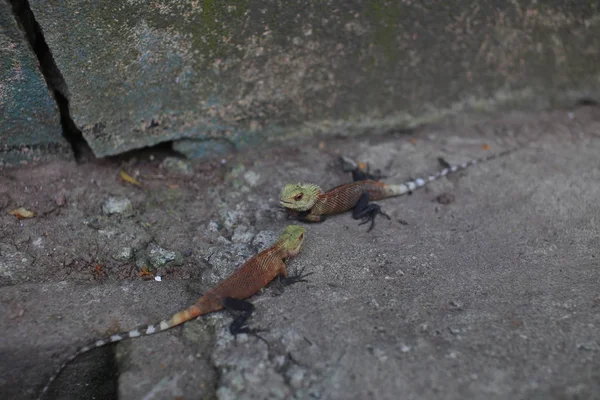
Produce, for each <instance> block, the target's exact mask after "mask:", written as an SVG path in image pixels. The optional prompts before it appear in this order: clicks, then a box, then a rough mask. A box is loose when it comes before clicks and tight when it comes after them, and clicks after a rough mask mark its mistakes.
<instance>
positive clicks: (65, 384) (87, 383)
mask: <svg viewBox="0 0 600 400" xmlns="http://www.w3.org/2000/svg"><path fill="white" fill-rule="evenodd" d="M119 373H120V371H119V365H118V363H117V360H116V348H115V346H114V345H111V346H106V347H104V348H101V349H95V350H93V351H90V352H89V353H87V354H85V355H82V356H81V357H80V358H78V359H77V360H75V361H74V362H73V363H72V364H71V365H69V366H67V367H66V368H65V369H64V370H63V371H62V374H61V375H60V376H59V377H58V379H57V380H56V381H55V382H54V383H53V384H52V386H50V388H49V390H48V394H47V396H46V399H48V400H58V399H93V398H96V399H117V398H118V396H119ZM44 383H45V382H44Z"/></svg>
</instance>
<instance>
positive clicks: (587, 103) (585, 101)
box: [575, 97, 599, 106]
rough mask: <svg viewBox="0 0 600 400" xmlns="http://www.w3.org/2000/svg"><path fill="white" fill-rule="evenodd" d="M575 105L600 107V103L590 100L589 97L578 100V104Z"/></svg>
mask: <svg viewBox="0 0 600 400" xmlns="http://www.w3.org/2000/svg"><path fill="white" fill-rule="evenodd" d="M575 104H577V105H578V106H598V105H599V103H598V102H597V101H596V100H594V99H592V98H589V97H585V98H582V99H579V100H577V102H576V103H575Z"/></svg>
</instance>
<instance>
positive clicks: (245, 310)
mask: <svg viewBox="0 0 600 400" xmlns="http://www.w3.org/2000/svg"><path fill="white" fill-rule="evenodd" d="M304 233H305V229H304V228H303V227H301V226H299V225H288V226H287V227H286V228H285V231H284V232H283V234H282V235H281V236H280V237H279V240H277V242H276V243H275V244H274V245H273V246H271V247H269V248H268V249H266V250H263V251H262V252H260V253H258V254H257V255H256V256H254V257H252V258H251V259H249V260H248V261H246V262H245V263H244V264H242V266H241V267H239V268H238V269H237V270H235V271H234V272H233V273H232V274H231V275H230V276H229V277H228V278H227V279H225V280H224V281H222V282H221V283H220V284H219V285H217V286H216V287H215V288H213V289H211V290H209V291H208V292H206V293H205V294H204V295H203V296H202V297H200V298H199V299H198V300H197V301H196V303H194V304H193V305H191V306H190V307H188V308H186V309H185V310H182V311H180V312H178V313H176V314H174V315H173V316H171V318H170V319H166V320H163V321H161V322H159V323H157V324H152V325H147V326H144V327H140V328H137V329H133V330H130V331H128V332H124V333H119V334H115V335H111V336H110V337H106V338H103V339H98V340H95V341H93V342H91V343H89V344H87V345H86V346H83V347H80V348H79V349H78V350H77V351H75V352H74V353H73V354H72V355H70V356H69V357H68V358H67V359H66V360H65V361H64V362H63V363H62V364H61V365H60V366H59V367H58V369H57V370H56V371H55V372H54V374H53V375H52V377H50V379H49V380H48V383H47V384H46V386H44V388H43V389H42V392H41V394H40V398H41V397H42V396H43V395H44V394H45V393H46V392H47V390H48V388H49V387H50V385H51V384H52V382H54V380H56V378H57V377H58V376H59V375H60V372H61V371H62V370H63V368H64V367H65V366H66V365H67V364H68V363H69V362H71V361H73V360H74V359H75V358H76V357H78V356H79V355H81V354H83V353H86V352H88V351H90V350H92V349H95V348H97V347H101V346H104V345H107V344H110V343H115V342H120V341H121V340H125V339H130V338H136V337H139V336H147V335H151V334H153V333H158V332H162V331H165V330H167V329H169V328H172V327H174V326H177V325H180V324H183V323H184V322H186V321H189V320H191V319H193V318H195V317H198V316H200V315H204V314H208V313H211V312H213V311H218V310H222V309H224V308H226V309H230V310H236V311H242V314H241V315H239V316H238V317H237V318H235V319H234V320H233V322H232V323H231V325H230V326H229V330H230V332H231V333H232V334H233V335H236V334H238V333H254V332H256V330H252V329H250V328H248V327H247V326H244V324H245V322H246V320H247V319H248V318H249V317H250V315H251V314H252V311H253V310H254V305H253V304H252V303H250V302H248V301H246V300H245V299H247V298H249V297H251V296H252V295H254V294H255V293H257V292H258V291H259V290H260V289H262V288H264V287H265V286H266V285H267V284H268V283H269V282H271V281H272V280H273V279H275V278H276V277H277V276H278V275H279V276H281V277H282V283H284V284H286V285H289V284H292V283H296V282H306V280H305V279H304V278H305V277H306V276H308V275H310V273H308V274H303V273H302V271H300V272H298V273H297V274H295V275H294V276H289V277H288V275H287V271H286V266H285V261H287V259H289V258H290V257H294V256H295V255H297V254H298V253H299V252H300V248H301V247H302V243H303V241H304Z"/></svg>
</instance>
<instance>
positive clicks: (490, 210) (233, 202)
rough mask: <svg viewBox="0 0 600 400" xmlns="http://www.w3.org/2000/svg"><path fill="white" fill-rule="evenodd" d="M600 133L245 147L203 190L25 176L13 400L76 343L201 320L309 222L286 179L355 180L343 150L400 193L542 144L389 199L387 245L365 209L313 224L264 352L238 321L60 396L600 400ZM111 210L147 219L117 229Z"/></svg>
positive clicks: (273, 299)
mask: <svg viewBox="0 0 600 400" xmlns="http://www.w3.org/2000/svg"><path fill="white" fill-rule="evenodd" d="M599 132H600V108H599V107H582V108H577V109H572V110H562V111H554V112H551V113H535V114H522V113H519V114H507V115H504V116H503V117H502V118H498V119H495V120H491V121H486V122H484V123H479V124H476V125H470V126H465V125H461V124H448V125H444V126H438V127H429V128H424V129H421V130H419V131H418V132H413V133H410V134H406V133H397V134H390V135H386V136H378V137H374V136H372V135H365V136H356V137H352V138H329V139H327V140H323V141H322V142H320V143H318V142H315V143H310V144H307V145H305V146H302V147H299V146H296V145H294V144H288V145H286V146H281V147H276V148H271V149H268V150H266V149H260V150H253V151H251V152H250V151H242V152H239V153H238V154H236V155H234V156H230V157H228V158H227V159H226V162H225V163H222V162H221V161H211V162H207V161H202V162H199V161H193V162H191V166H192V174H191V175H183V174H181V173H179V172H178V171H171V172H169V171H165V169H164V168H160V165H161V163H162V162H163V160H164V159H165V158H166V157H167V156H168V155H165V154H161V153H152V157H147V158H145V159H142V158H139V157H135V158H131V159H127V160H123V159H121V160H119V159H112V160H101V161H94V162H89V163H84V164H81V165H80V166H79V168H73V167H74V164H73V163H69V162H64V161H63V162H53V163H49V164H44V165H40V166H39V167H35V168H32V167H29V168H23V167H20V168H12V169H4V170H2V173H0V338H1V340H0V398H2V399H33V398H36V397H37V395H38V394H39V390H41V388H42V386H43V385H44V383H45V382H46V380H47V379H48V378H49V376H50V374H51V373H52V372H53V371H54V370H55V368H56V367H57V366H58V365H59V364H60V363H61V362H62V361H63V360H64V359H65V358H66V357H67V356H68V355H69V354H70V353H71V352H72V351H74V350H75V349H76V348H77V347H79V346H81V345H83V344H86V343H88V342H90V341H92V340H95V339H97V338H100V337H104V336H106V335H111V334H114V333H116V332H120V331H125V330H130V329H132V328H135V327H137V326H140V325H143V324H148V323H155V322H157V321H160V320H162V319H164V318H165V317H167V316H169V315H170V314H172V313H174V312H176V311H178V310H180V309H182V308H184V307H187V306H189V305H190V304H192V303H193V302H194V301H195V300H196V299H197V298H198V297H199V296H200V295H201V293H204V292H206V290H208V289H209V288H210V287H212V286H213V285H215V284H216V282H217V281H219V280H220V279H222V278H223V277H224V276H225V275H227V274H228V273H230V272H231V271H232V270H233V268H235V267H236V266H238V265H239V264H240V263H241V262H242V261H243V260H244V259H247V258H248V257H250V256H251V255H252V254H254V253H255V252H257V251H259V250H260V249H261V248H263V247H264V245H265V243H266V242H272V240H273V239H274V238H275V237H276V235H278V234H279V233H280V232H281V231H282V230H283V229H284V227H285V226H286V225H287V224H289V223H292V221H288V220H287V219H286V217H285V214H283V213H282V212H280V211H279V210H278V202H277V199H278V195H279V192H280V190H281V188H282V186H283V185H284V184H285V183H289V182H298V181H309V182H315V183H318V184H320V185H321V186H323V187H324V188H330V187H333V186H335V185H338V184H340V183H343V182H347V181H348V180H349V179H350V176H349V174H348V173H343V172H342V171H341V167H340V165H339V164H338V161H337V160H338V157H339V156H341V155H344V156H348V157H351V158H353V159H356V160H364V161H368V162H369V163H370V164H371V166H372V167H373V168H379V169H381V170H382V172H383V173H384V174H385V175H388V176H389V178H387V179H386V181H389V182H401V181H404V180H405V179H408V178H409V177H413V178H416V177H419V176H423V175H426V174H428V173H431V172H435V171H437V170H439V168H440V166H439V164H438V160H437V158H438V157H443V158H444V159H446V160H447V161H449V162H450V163H461V162H464V161H466V160H468V159H471V158H473V157H478V156H483V155H487V154H490V153H491V152H496V151H500V150H504V149H507V148H512V147H513V146H515V145H522V146H523V148H522V149H520V150H518V151H516V152H513V153H511V154H509V155H507V156H505V157H502V158H499V159H496V160H494V161H491V162H488V163H484V164H479V165H476V166H474V167H471V168H469V169H467V170H465V171H463V172H460V173H457V174H454V175H450V176H447V177H446V178H443V179H442V180H439V181H436V182H434V183H432V184H431V185H429V186H428V187H427V188H426V189H421V190H416V191H415V192H414V193H413V194H412V195H411V196H404V197H399V198H394V199H386V200H384V201H381V202H379V204H380V205H381V206H382V208H383V210H384V211H385V212H386V213H387V214H388V215H389V216H390V217H391V219H390V220H387V219H385V218H378V219H377V222H376V225H375V228H374V230H373V231H371V232H367V229H366V227H365V226H364V225H362V226H361V225H359V224H358V223H359V222H358V221H356V220H354V219H352V217H351V215H350V213H346V214H343V215H339V216H332V217H329V218H328V219H327V220H326V221H325V222H323V223H321V224H305V227H306V229H307V232H306V241H305V245H304V248H303V250H302V252H301V254H300V255H299V256H298V257H296V258H294V259H292V260H290V261H289V263H288V271H290V272H294V271H295V270H296V269H302V268H306V270H305V272H312V273H313V275H310V276H309V277H308V279H309V282H308V283H298V284H296V285H292V286H288V287H284V288H282V287H281V286H280V285H278V284H277V282H274V283H273V284H272V285H270V286H269V287H268V288H266V289H265V290H263V291H262V292H261V293H259V294H257V295H256V296H254V297H253V298H252V299H251V301H252V303H253V304H254V305H255V306H256V312H255V314H254V315H253V316H252V318H251V319H250V320H249V323H250V326H252V327H255V328H263V329H266V331H263V332H261V333H260V335H261V337H262V338H263V339H264V341H263V340H260V339H259V338H257V337H254V336H246V335H238V336H237V337H232V336H231V335H230V334H229V331H228V325H229V324H230V323H231V321H232V317H233V316H232V315H231V314H229V313H227V312H217V313H214V314H211V315H208V316H205V317H201V318H200V319H198V320H196V321H190V322H188V323H186V324H184V325H183V326H182V327H177V328H174V329H171V330H169V331H166V332H162V333H160V334H157V335H153V336H150V337H143V338H137V339H133V340H129V341H124V342H121V343H119V344H117V345H113V346H107V347H104V348H101V349H97V350H94V351H91V352H89V353H88V354H86V355H84V356H81V357H78V358H77V359H75V360H74V362H73V363H72V364H71V365H69V366H68V367H67V368H66V369H65V370H64V372H63V374H62V375H61V376H60V377H59V379H58V380H57V381H56V382H55V384H54V385H53V386H52V388H51V391H50V396H49V397H48V398H50V399H51V398H54V399H73V398H77V399H79V398H81V399H85V398H93V397H95V398H98V399H108V398H123V399H128V400H138V399H139V400H142V399H154V400H163V399H164V400H173V399H199V398H216V399H220V400H225V399H265V400H266V399H289V398H294V399H302V400H304V399H334V400H335V399H340V400H342V399H344V400H353V399H357V400H358V399H390V400H392V399H394V400H395V399H398V398H403V399H436V398H443V399H451V400H452V399H456V400H464V399H511V400H512V399H523V400H525V399H573V400H574V399H598V395H599V393H600V336H599V335H598V332H599V329H600V289H599V288H600V286H599V282H600V202H599V201H598V199H599V198H600V185H598V182H600V163H599V162H598V154H600V134H599ZM121 170H126V171H128V173H130V174H132V175H135V176H136V178H137V179H138V180H139V182H140V183H141V185H142V186H141V187H140V186H137V185H131V184H129V183H127V182H124V181H122V180H119V179H118V176H119V171H121ZM248 176H253V178H252V179H248V178H247V177H248ZM32 188H35V190H32ZM110 196H114V197H119V198H127V199H129V200H130V201H131V204H132V209H131V213H128V214H111V215H103V213H102V204H103V202H104V201H105V200H106V199H107V198H108V197H110ZM440 196H442V197H440ZM441 198H444V200H443V201H442V200H440V199H441ZM57 199H59V200H60V201H57ZM17 207H25V208H27V209H29V210H31V211H34V212H35V213H36V216H35V217H34V218H30V219H24V220H18V219H17V218H15V217H14V216H13V215H10V214H9V213H8V212H9V211H10V210H12V209H14V208H17ZM234 238H235V240H234ZM157 245H159V246H160V247H161V248H162V249H164V250H165V251H168V252H173V253H174V254H180V255H181V262H180V263H179V262H178V263H177V265H172V264H174V261H171V262H168V263H166V264H165V265H162V266H160V267H156V271H154V270H152V272H154V273H155V274H157V275H160V277H161V280H160V281H156V280H155V279H153V277H152V276H148V274H147V273H142V268H143V267H144V266H146V265H148V264H147V263H146V258H147V257H148V256H149V252H150V251H151V250H152V249H153V248H156V246H157ZM124 247H127V248H130V249H132V251H131V252H130V254H131V259H127V258H126V257H123V258H119V257H117V258H116V259H115V257H113V255H114V254H119V253H120V252H122V249H123V248H124ZM265 341H266V342H265Z"/></svg>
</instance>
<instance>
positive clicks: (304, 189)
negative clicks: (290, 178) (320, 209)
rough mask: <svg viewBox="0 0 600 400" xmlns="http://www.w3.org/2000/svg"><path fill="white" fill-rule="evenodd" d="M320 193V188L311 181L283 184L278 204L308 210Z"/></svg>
mask: <svg viewBox="0 0 600 400" xmlns="http://www.w3.org/2000/svg"><path fill="white" fill-rule="evenodd" d="M321 193H323V191H322V190H321V188H320V187H318V186H317V185H314V184H312V183H293V184H289V185H285V186H284V187H283V190H282V191H281V196H279V204H281V205H282V206H283V207H285V208H287V209H290V210H294V211H308V210H310V209H311V208H312V206H313V205H314V204H315V201H317V196H318V195H319V194H321Z"/></svg>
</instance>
